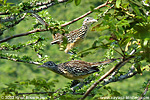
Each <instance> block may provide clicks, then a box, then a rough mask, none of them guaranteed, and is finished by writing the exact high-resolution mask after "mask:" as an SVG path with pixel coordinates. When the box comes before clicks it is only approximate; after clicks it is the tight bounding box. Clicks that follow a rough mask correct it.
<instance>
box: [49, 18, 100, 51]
mask: <svg viewBox="0 0 150 100" xmlns="http://www.w3.org/2000/svg"><path fill="white" fill-rule="evenodd" d="M94 22H97V20H95V19H93V18H91V17H86V18H85V19H84V21H83V24H82V26H81V27H80V28H79V29H76V30H74V31H71V32H70V33H69V34H65V35H64V36H63V35H62V34H59V33H56V34H55V35H54V36H53V39H54V40H53V41H52V42H51V44H59V45H61V43H62V42H63V37H66V38H67V46H66V49H65V53H68V52H69V50H70V49H72V48H73V47H75V46H77V45H78V44H79V43H81V42H82V41H83V40H84V38H85V37H86V33H87V31H88V28H89V26H90V25H91V24H92V23H94Z"/></svg>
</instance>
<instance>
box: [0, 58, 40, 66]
mask: <svg viewBox="0 0 150 100" xmlns="http://www.w3.org/2000/svg"><path fill="white" fill-rule="evenodd" d="M0 59H7V60H11V61H15V62H16V61H17V62H24V63H29V64H34V65H40V63H39V62H34V61H28V62H27V61H25V60H21V59H15V58H10V57H2V56H0Z"/></svg>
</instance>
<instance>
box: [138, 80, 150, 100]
mask: <svg viewBox="0 0 150 100" xmlns="http://www.w3.org/2000/svg"><path fill="white" fill-rule="evenodd" d="M149 85H150V79H149V80H148V83H147V86H146V88H145V91H144V92H143V93H142V95H141V97H140V98H138V100H143V99H144V96H145V94H146V93H147V91H148V87H149Z"/></svg>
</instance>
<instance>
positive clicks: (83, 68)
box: [39, 58, 118, 81]
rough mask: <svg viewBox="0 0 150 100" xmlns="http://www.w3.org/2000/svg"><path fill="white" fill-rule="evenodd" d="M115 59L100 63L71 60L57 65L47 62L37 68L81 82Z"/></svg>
mask: <svg viewBox="0 0 150 100" xmlns="http://www.w3.org/2000/svg"><path fill="white" fill-rule="evenodd" d="M117 59H118V58H117ZM117 59H109V60H107V61H102V62H85V61H81V60H72V61H68V62H65V63H61V64H58V65H57V64H55V63H54V62H52V61H48V62H46V63H44V64H43V65H40V66H39V67H44V68H47V69H49V70H51V71H53V72H55V73H58V74H60V75H63V76H64V77H66V78H68V79H72V80H79V81H82V80H83V79H84V78H86V77H88V76H89V75H90V74H92V73H94V72H98V71H99V69H98V66H100V65H104V64H108V63H111V62H113V61H115V60H117Z"/></svg>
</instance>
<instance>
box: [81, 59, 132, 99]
mask: <svg viewBox="0 0 150 100" xmlns="http://www.w3.org/2000/svg"><path fill="white" fill-rule="evenodd" d="M132 58H134V56H130V57H129V58H127V59H125V60H124V61H121V62H119V63H118V64H117V65H116V66H115V67H113V68H112V69H110V70H109V71H108V72H107V73H105V74H104V75H103V76H102V77H101V78H100V79H99V80H98V81H96V82H95V83H94V84H93V85H92V86H91V87H90V88H89V89H88V90H87V91H86V92H85V93H84V95H83V97H82V98H81V100H83V99H85V98H86V97H87V96H88V95H89V93H90V92H91V91H92V90H93V89H94V88H95V87H96V86H97V85H98V84H99V83H100V82H101V81H103V80H104V79H105V78H106V77H108V76H109V75H110V74H112V73H113V72H114V71H115V70H116V69H117V68H119V67H121V66H124V65H125V64H126V63H127V62H128V61H129V60H131V59H132Z"/></svg>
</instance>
